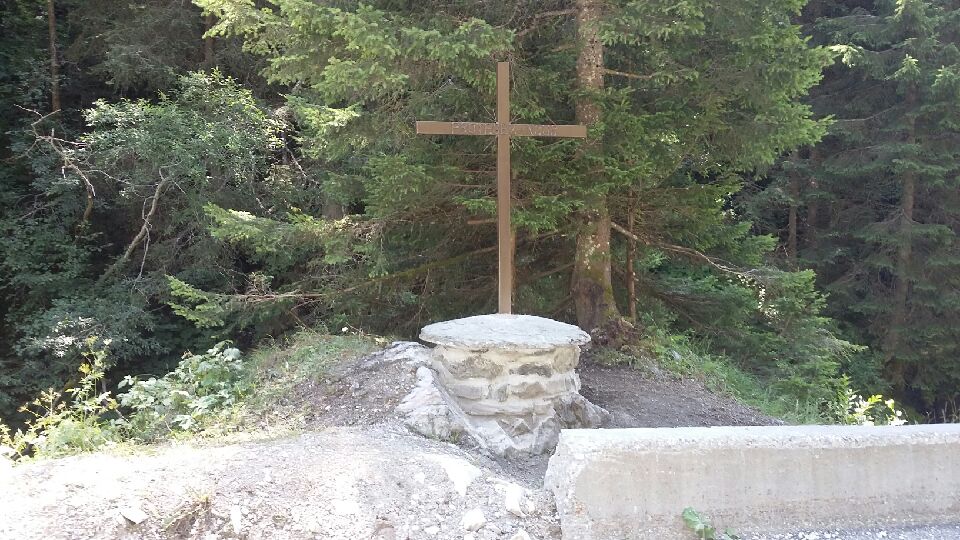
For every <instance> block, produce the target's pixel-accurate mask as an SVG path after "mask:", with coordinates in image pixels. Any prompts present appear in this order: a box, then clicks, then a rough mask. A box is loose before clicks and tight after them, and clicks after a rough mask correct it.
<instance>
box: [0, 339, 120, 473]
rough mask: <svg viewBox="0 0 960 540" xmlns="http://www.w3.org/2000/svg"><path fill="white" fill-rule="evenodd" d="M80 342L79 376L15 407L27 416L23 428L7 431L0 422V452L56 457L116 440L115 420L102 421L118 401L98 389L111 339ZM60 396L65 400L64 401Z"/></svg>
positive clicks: (14, 455) (108, 393)
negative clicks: (60, 388) (82, 349)
mask: <svg viewBox="0 0 960 540" xmlns="http://www.w3.org/2000/svg"><path fill="white" fill-rule="evenodd" d="M98 342H99V338H97V337H95V336H94V337H89V338H87V339H86V340H85V345H86V351H85V352H84V353H83V356H84V358H85V359H86V361H85V362H84V363H83V364H81V365H80V374H81V376H80V380H79V381H78V382H77V384H76V385H75V386H73V387H72V388H68V389H66V390H65V391H64V392H60V391H57V390H54V389H53V388H50V389H48V390H45V391H43V392H41V393H40V396H39V397H37V398H36V399H34V400H33V401H31V402H29V403H27V404H25V405H23V406H22V407H20V411H21V412H24V413H27V414H28V415H29V417H30V418H28V420H27V422H26V425H25V427H24V428H23V429H18V430H17V431H16V432H11V430H10V428H9V427H7V426H6V425H4V424H0V454H3V455H6V456H7V457H11V458H13V459H18V458H22V457H26V456H31V455H33V456H57V455H64V454H70V453H74V452H82V451H89V450H95V449H97V448H99V447H100V446H102V445H104V444H106V443H110V442H116V441H117V440H119V438H120V434H119V432H118V429H117V427H118V424H117V422H116V421H104V420H103V418H104V416H105V415H107V414H108V413H110V412H112V411H115V410H116V408H117V401H116V400H115V399H114V398H113V397H112V396H111V395H110V392H99V393H98V391H97V390H98V386H100V384H101V382H102V381H103V375H104V369H105V365H106V359H107V356H108V352H107V347H108V346H109V345H110V340H105V341H103V342H102V343H98ZM64 394H66V395H67V399H64Z"/></svg>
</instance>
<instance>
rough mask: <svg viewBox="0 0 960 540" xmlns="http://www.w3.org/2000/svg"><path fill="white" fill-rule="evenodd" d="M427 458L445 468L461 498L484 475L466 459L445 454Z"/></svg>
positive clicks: (431, 455)
mask: <svg viewBox="0 0 960 540" xmlns="http://www.w3.org/2000/svg"><path fill="white" fill-rule="evenodd" d="M425 457H426V458H427V459H429V460H431V461H433V462H435V463H437V464H439V465H440V466H441V467H443V470H444V471H446V473H447V477H449V478H450V482H451V483H452V484H453V489H454V490H456V492H457V493H459V494H460V496H461V497H463V496H465V495H466V494H467V487H468V486H470V484H472V483H473V481H474V480H476V479H477V478H479V477H480V475H481V474H482V471H481V470H480V469H479V468H478V467H476V466H475V465H473V464H472V463H470V462H469V461H467V460H465V459H461V458H458V457H454V456H447V455H443V454H426V456H425Z"/></svg>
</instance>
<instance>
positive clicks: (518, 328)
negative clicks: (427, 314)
mask: <svg viewBox="0 0 960 540" xmlns="http://www.w3.org/2000/svg"><path fill="white" fill-rule="evenodd" d="M420 339H422V340H424V341H428V342H430V343H437V344H440V345H452V346H455V347H463V348H467V349H484V348H489V347H494V348H502V349H515V348H519V349H553V348H556V347H560V346H563V345H583V344H584V343H588V342H589V341H590V336H589V335H588V334H587V333H586V332H584V331H583V330H580V329H579V328H577V327H576V326H573V325H572V324H566V323H562V322H557V321H554V320H551V319H545V318H543V317H534V316H532V315H504V314H497V315H478V316H475V317H467V318H465V319H455V320H452V321H445V322H439V323H434V324H431V325H428V326H425V327H424V328H423V330H421V331H420Z"/></svg>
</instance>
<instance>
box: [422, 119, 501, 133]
mask: <svg viewBox="0 0 960 540" xmlns="http://www.w3.org/2000/svg"><path fill="white" fill-rule="evenodd" d="M417 133H422V134H424V135H496V134H497V125H496V124H485V123H483V122H431V121H423V120H418V121H417Z"/></svg>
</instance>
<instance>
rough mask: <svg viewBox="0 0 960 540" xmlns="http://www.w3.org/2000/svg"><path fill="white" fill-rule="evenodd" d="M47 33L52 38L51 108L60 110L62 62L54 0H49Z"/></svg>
mask: <svg viewBox="0 0 960 540" xmlns="http://www.w3.org/2000/svg"><path fill="white" fill-rule="evenodd" d="M47 33H48V36H47V37H48V38H49V40H50V108H51V109H52V110H53V111H59V110H60V62H59V61H58V60H57V13H56V9H55V6H54V4H53V0H47Z"/></svg>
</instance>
